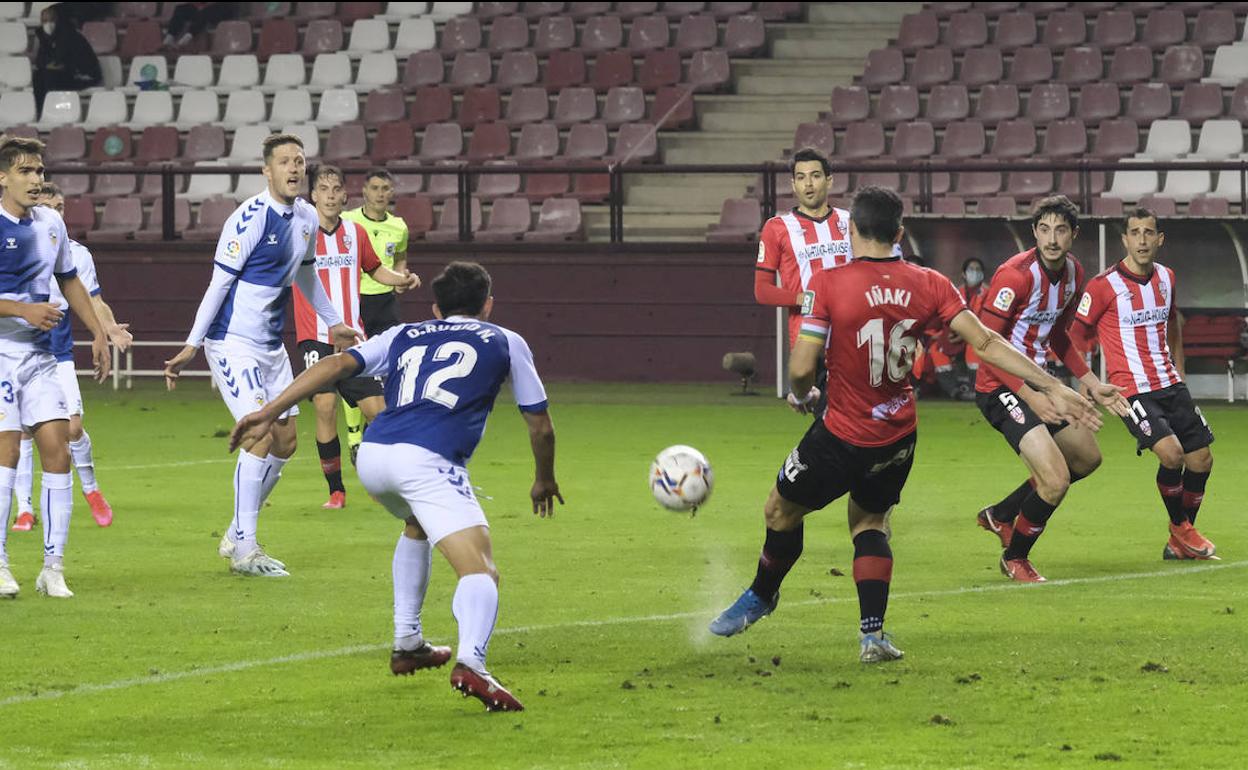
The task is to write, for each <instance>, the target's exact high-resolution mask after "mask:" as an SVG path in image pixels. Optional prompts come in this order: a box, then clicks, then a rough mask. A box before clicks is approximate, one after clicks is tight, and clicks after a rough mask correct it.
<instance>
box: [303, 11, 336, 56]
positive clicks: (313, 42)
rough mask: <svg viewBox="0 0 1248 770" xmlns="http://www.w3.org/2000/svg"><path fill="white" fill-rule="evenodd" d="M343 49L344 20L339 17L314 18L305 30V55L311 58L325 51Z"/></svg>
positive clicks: (330, 51) (331, 51) (332, 51)
mask: <svg viewBox="0 0 1248 770" xmlns="http://www.w3.org/2000/svg"><path fill="white" fill-rule="evenodd" d="M342 49H343V39H342V22H340V21H338V20H337V19H314V20H313V21H310V22H308V26H307V27H306V28H305V29H304V31H303V55H304V56H305V57H307V58H309V59H313V58H315V57H316V56H317V55H319V54H323V53H338V52H339V51H341V50H342Z"/></svg>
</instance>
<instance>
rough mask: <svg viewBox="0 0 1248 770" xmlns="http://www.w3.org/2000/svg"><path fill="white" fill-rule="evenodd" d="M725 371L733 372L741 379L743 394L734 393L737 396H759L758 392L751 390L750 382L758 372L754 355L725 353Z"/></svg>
mask: <svg viewBox="0 0 1248 770" xmlns="http://www.w3.org/2000/svg"><path fill="white" fill-rule="evenodd" d="M724 371H726V372H732V373H733V374H735V375H737V376H738V377H740V378H741V392H739V393H737V392H735V391H734V392H733V395H735V396H757V395H758V391H756V390H750V380H752V379H754V374H755V373H756V372H757V371H758V363H757V362H756V361H755V360H754V354H753V353H725V354H724Z"/></svg>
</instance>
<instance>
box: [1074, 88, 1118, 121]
mask: <svg viewBox="0 0 1248 770" xmlns="http://www.w3.org/2000/svg"><path fill="white" fill-rule="evenodd" d="M1121 114H1122V97H1121V92H1120V91H1119V89H1118V86H1117V85H1115V84H1114V83H1089V84H1088V85H1085V86H1084V87H1083V88H1082V89H1080V90H1079V113H1078V116H1079V117H1080V118H1082V119H1083V120H1085V121H1087V122H1088V123H1100V122H1101V121H1102V120H1108V119H1109V118H1116V117H1118V116H1119V115H1121Z"/></svg>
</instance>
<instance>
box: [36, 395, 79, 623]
mask: <svg viewBox="0 0 1248 770" xmlns="http://www.w3.org/2000/svg"><path fill="white" fill-rule="evenodd" d="M58 392H59V390H58ZM33 435H34V438H35V444H36V445H37V446H38V449H39V461H40V464H41V465H42V466H43V476H42V478H41V479H40V480H39V486H40V490H39V502H40V506H39V507H40V509H41V510H42V512H43V570H42V571H40V573H39V577H38V578H37V579H36V580H35V590H36V591H38V592H39V593H41V594H44V595H45V596H53V597H56V598H60V599H68V598H70V597H72V596H73V595H74V593H73V591H70V590H69V587H68V586H66V585H65V565H64V562H65V544H66V543H67V542H68V540H69V520H70V517H71V516H72V514H73V508H74V498H73V476H72V475H70V470H69V421H68V420H65V419H59V420H48V421H46V422H43V423H40V424H38V425H36V426H35V428H34V433H33Z"/></svg>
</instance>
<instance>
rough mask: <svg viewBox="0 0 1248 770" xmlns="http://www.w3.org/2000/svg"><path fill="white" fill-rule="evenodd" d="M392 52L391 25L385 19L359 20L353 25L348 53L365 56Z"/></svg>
mask: <svg viewBox="0 0 1248 770" xmlns="http://www.w3.org/2000/svg"><path fill="white" fill-rule="evenodd" d="M389 50H390V25H388V24H386V22H385V20H383V19H359V20H357V21H355V22H354V23H353V24H352V25H351V37H350V38H349V42H348V44H347V51H349V52H351V53H354V54H364V53H369V52H377V51H389Z"/></svg>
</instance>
